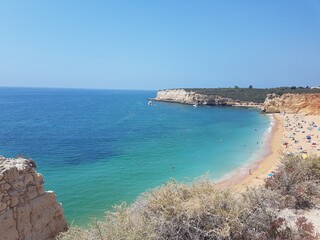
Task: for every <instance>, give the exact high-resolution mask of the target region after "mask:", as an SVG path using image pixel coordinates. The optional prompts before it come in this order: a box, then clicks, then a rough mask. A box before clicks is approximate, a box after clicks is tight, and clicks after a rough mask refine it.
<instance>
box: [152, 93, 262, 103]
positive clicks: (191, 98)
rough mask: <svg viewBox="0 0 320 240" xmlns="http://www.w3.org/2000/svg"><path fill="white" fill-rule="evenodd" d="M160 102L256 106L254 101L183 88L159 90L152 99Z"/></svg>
mask: <svg viewBox="0 0 320 240" xmlns="http://www.w3.org/2000/svg"><path fill="white" fill-rule="evenodd" d="M153 100H155V101H161V102H174V103H183V104H190V105H193V104H199V105H217V106H246V107H257V106H258V104H256V103H254V102H244V101H240V100H236V99H232V98H227V97H221V96H219V95H206V94H199V93H195V92H193V91H185V90H184V89H169V90H160V91H158V92H157V96H156V97H155V98H154V99H153Z"/></svg>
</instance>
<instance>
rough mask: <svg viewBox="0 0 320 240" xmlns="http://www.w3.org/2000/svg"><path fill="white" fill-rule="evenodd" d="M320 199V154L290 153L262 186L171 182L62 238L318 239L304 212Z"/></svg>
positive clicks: (72, 229) (201, 181)
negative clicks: (305, 156) (306, 156)
mask: <svg viewBox="0 0 320 240" xmlns="http://www.w3.org/2000/svg"><path fill="white" fill-rule="evenodd" d="M319 200H320V158H316V157H312V158H309V159H306V160H303V159H302V158H301V157H299V156H295V157H288V156H287V157H285V158H284V160H282V165H281V167H280V168H279V170H278V171H276V172H275V174H274V176H273V177H271V178H269V179H267V180H266V181H265V184H264V185H263V186H260V187H257V188H252V189H248V190H247V191H246V192H244V193H235V192H233V191H232V190H230V189H222V188H219V186H217V185H216V184H214V183H212V182H210V181H208V180H207V179H205V178H203V179H200V180H197V181H195V182H194V183H193V184H191V185H186V184H181V183H176V182H175V181H170V182H168V183H167V184H165V185H164V186H162V187H160V188H158V189H154V190H152V191H149V192H147V193H145V194H143V195H142V196H141V197H140V198H139V199H138V200H137V201H136V202H135V203H134V204H133V205H130V206H127V205H126V204H122V205H120V206H116V207H115V209H114V211H113V212H108V213H107V214H106V218H105V220H103V221H93V222H92V224H91V226H90V227H89V228H87V229H82V228H79V227H75V226H74V227H71V228H70V230H69V231H68V232H67V233H63V235H62V236H61V237H60V239H63V240H66V239H132V240H133V239H137V240H138V239H181V240H182V239H190V240H191V239H279V240H280V239H317V238H318V237H319V235H316V233H315V229H314V225H313V224H312V223H311V222H310V221H309V220H308V219H307V218H306V217H304V216H303V215H298V214H296V215H295V218H294V219H292V217H291V218H288V216H286V214H285V211H286V210H288V209H289V210H290V209H291V210H292V209H293V210H294V211H295V212H296V211H305V212H308V211H310V210H311V209H313V208H315V207H316V206H317V205H318V204H319Z"/></svg>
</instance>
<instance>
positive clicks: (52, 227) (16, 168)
mask: <svg viewBox="0 0 320 240" xmlns="http://www.w3.org/2000/svg"><path fill="white" fill-rule="evenodd" d="M34 168H35V164H34V162H33V161H32V160H27V159H24V158H16V159H11V158H10V159H9V158H4V157H0V239H1V240H6V239H8V240H16V239H17V240H18V239H19V240H20V239H21V240H22V239H23V240H46V239H54V237H55V236H56V235H57V234H58V233H59V232H61V231H65V230H66V229H67V223H66V220H65V218H64V214H63V209H62V206H61V204H59V203H58V202H57V201H56V197H55V194H54V193H53V192H52V191H48V192H46V191H45V190H44V188H43V182H44V181H43V178H42V175H41V174H39V173H37V172H36V171H35V170H34Z"/></svg>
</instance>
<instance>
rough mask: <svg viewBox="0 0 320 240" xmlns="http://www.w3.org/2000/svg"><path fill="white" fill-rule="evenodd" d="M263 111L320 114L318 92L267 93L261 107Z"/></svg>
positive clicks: (319, 95)
mask: <svg viewBox="0 0 320 240" xmlns="http://www.w3.org/2000/svg"><path fill="white" fill-rule="evenodd" d="M261 110H262V112H265V113H279V112H286V113H294V114H297V113H299V114H308V115H319V114H320V93H314V94H284V95H282V96H279V95H276V94H268V96H267V98H266V100H265V101H264V104H263V106H262V108H261Z"/></svg>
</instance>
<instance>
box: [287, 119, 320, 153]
mask: <svg viewBox="0 0 320 240" xmlns="http://www.w3.org/2000/svg"><path fill="white" fill-rule="evenodd" d="M282 117H283V118H284V124H285V125H284V128H285V131H284V136H283V140H282V143H283V153H285V154H289V155H292V154H302V157H303V158H307V157H308V156H309V155H320V146H319V143H320V139H319V136H320V116H303V115H297V114H283V115H282Z"/></svg>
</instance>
